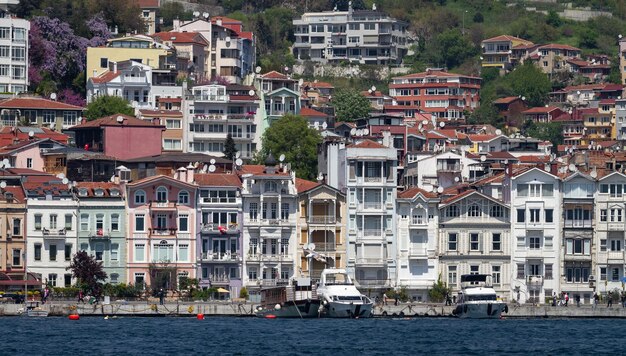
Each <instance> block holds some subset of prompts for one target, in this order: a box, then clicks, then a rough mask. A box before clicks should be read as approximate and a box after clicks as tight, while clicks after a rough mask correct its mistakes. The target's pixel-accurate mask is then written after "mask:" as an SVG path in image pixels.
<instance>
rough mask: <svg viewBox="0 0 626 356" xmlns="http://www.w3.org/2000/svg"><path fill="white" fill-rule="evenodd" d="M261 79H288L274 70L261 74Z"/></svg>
mask: <svg viewBox="0 0 626 356" xmlns="http://www.w3.org/2000/svg"><path fill="white" fill-rule="evenodd" d="M261 78H263V79H289V77H287V76H286V75H285V74H283V73H279V72H277V71H275V70H273V71H271V72H267V73H265V74H261Z"/></svg>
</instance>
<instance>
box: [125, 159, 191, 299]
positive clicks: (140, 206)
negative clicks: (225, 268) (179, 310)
mask: <svg viewBox="0 0 626 356" xmlns="http://www.w3.org/2000/svg"><path fill="white" fill-rule="evenodd" d="M193 181H194V169H193V168H192V167H189V170H187V168H183V167H181V168H179V169H178V171H177V174H176V176H175V177H174V178H172V177H168V176H163V175H158V176H152V177H148V178H145V179H142V180H139V181H136V182H133V183H129V184H127V186H126V187H127V194H128V195H127V197H128V198H127V201H128V210H127V216H128V233H127V241H128V244H127V246H128V263H127V265H128V281H129V282H130V283H132V284H135V285H141V284H144V285H145V286H147V287H148V288H150V289H152V290H154V289H159V288H163V289H164V290H173V289H176V288H177V286H178V283H179V281H180V279H181V278H183V277H189V278H196V269H195V267H194V266H195V261H196V226H197V224H196V210H195V209H196V191H197V186H196V185H195V184H192V183H191V182H193Z"/></svg>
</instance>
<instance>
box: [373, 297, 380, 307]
mask: <svg viewBox="0 0 626 356" xmlns="http://www.w3.org/2000/svg"><path fill="white" fill-rule="evenodd" d="M374 300H375V301H376V305H379V304H380V298H378V296H376V298H374Z"/></svg>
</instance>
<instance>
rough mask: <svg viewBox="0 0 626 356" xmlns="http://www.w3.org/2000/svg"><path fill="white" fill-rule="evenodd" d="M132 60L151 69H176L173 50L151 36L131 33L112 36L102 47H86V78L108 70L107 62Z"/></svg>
mask: <svg viewBox="0 0 626 356" xmlns="http://www.w3.org/2000/svg"><path fill="white" fill-rule="evenodd" d="M126 60H133V61H136V62H140V63H143V64H146V65H149V66H150V67H152V68H153V69H176V55H175V51H174V50H173V49H172V48H171V47H169V46H167V45H164V44H162V43H159V42H157V41H155V40H154V39H153V38H151V37H148V36H144V35H133V36H126V37H120V38H114V39H111V40H109V41H108V42H107V44H106V45H105V46H103V47H89V48H87V79H89V78H91V77H97V76H99V75H100V74H102V73H104V72H105V71H107V70H109V62H121V61H126Z"/></svg>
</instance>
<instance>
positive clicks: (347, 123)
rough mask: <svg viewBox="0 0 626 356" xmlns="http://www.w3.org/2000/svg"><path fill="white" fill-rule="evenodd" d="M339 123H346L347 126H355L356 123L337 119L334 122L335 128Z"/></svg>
mask: <svg viewBox="0 0 626 356" xmlns="http://www.w3.org/2000/svg"><path fill="white" fill-rule="evenodd" d="M341 125H346V126H348V127H356V124H355V123H354V122H347V121H337V122H335V128H337V127H339V126H341Z"/></svg>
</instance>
